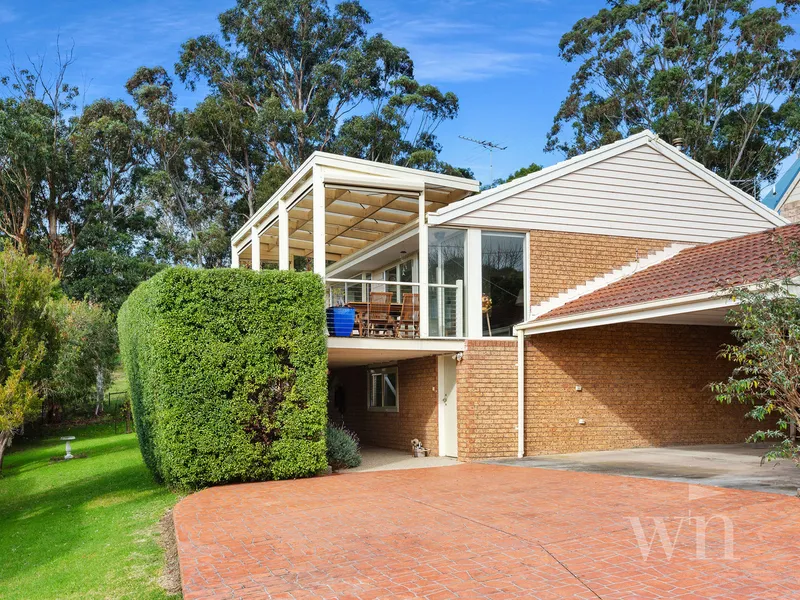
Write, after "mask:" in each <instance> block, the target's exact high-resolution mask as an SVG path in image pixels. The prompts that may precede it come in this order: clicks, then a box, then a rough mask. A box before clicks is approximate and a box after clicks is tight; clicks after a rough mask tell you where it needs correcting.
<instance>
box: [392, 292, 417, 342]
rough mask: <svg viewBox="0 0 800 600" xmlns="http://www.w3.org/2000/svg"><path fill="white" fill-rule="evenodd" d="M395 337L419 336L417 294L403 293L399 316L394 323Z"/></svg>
mask: <svg viewBox="0 0 800 600" xmlns="http://www.w3.org/2000/svg"><path fill="white" fill-rule="evenodd" d="M394 335H395V336H396V337H411V338H416V337H419V294H403V306H402V308H401V309H400V318H398V319H397V321H396V322H395V324H394Z"/></svg>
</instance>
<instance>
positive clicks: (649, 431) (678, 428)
mask: <svg viewBox="0 0 800 600" xmlns="http://www.w3.org/2000/svg"><path fill="white" fill-rule="evenodd" d="M527 340H528V341H527V343H526V357H525V362H526V372H525V396H526V397H525V431H526V435H525V438H526V444H525V452H526V454H549V453H561V452H580V451H588V450H610V449H615V448H635V447H646V446H664V445H671V444H722V443H735V442H743V441H744V440H745V438H746V437H747V435H748V434H749V433H751V432H752V431H754V430H755V429H756V426H755V424H754V422H753V421H748V420H745V419H744V413H745V412H746V409H745V407H743V406H723V405H720V404H719V403H717V402H716V401H715V400H714V399H713V395H712V393H711V391H710V390H709V389H708V388H707V386H708V384H709V383H710V382H712V381H720V380H722V379H724V378H725V377H726V376H727V375H728V373H729V370H730V365H729V364H728V363H726V362H725V361H723V360H720V359H718V358H717V351H718V350H719V347H720V345H721V344H723V343H724V342H726V341H728V340H729V332H728V329H727V328H724V327H699V326H685V325H650V324H633V323H631V324H623V325H612V326H606V327H592V328H589V329H584V330H575V331H564V332H558V333H551V334H544V335H537V336H531V337H529V338H527ZM576 385H581V386H582V388H583V391H580V392H578V391H576V390H575V386H576ZM578 419H585V420H586V425H578Z"/></svg>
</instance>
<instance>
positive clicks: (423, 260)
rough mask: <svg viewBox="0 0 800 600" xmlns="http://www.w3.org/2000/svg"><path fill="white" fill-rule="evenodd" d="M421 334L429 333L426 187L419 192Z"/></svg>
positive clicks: (423, 335)
mask: <svg viewBox="0 0 800 600" xmlns="http://www.w3.org/2000/svg"><path fill="white" fill-rule="evenodd" d="M418 271H419V283H420V285H419V336H420V337H421V338H426V337H428V335H429V333H430V332H429V331H428V325H429V321H430V320H429V319H428V223H427V222H426V221H425V188H424V187H423V188H422V191H421V192H420V193H419V269H418Z"/></svg>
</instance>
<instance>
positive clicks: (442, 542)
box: [175, 464, 800, 600]
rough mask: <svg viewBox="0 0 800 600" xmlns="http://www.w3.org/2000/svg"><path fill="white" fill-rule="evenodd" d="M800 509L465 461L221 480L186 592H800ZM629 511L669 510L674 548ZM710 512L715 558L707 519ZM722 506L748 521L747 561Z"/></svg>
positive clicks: (186, 510)
mask: <svg viewBox="0 0 800 600" xmlns="http://www.w3.org/2000/svg"><path fill="white" fill-rule="evenodd" d="M799 506H800V500H798V499H796V498H791V497H787V496H780V495H773V494H766V493H758V492H747V491H741V490H730V489H722V488H709V487H700V486H694V485H687V484H683V483H676V482H668V481H655V480H648V479H634V478H627V477H616V476H611V475H596V474H589V473H573V472H568V471H550V470H544V469H534V468H518V467H507V466H499V465H483V464H463V465H458V466H454V467H443V468H432V469H415V470H409V471H383V472H374V473H353V474H346V475H336V476H331V477H320V478H315V479H305V480H298V481H282V482H271V483H255V484H246V485H232V486H226V487H218V488H213V489H208V490H205V491H202V492H199V493H197V494H193V495H191V496H189V497H187V498H186V499H184V500H183V501H182V502H181V503H180V504H178V506H177V507H176V509H175V528H176V531H177V536H178V549H179V554H180V562H181V576H182V578H183V590H184V598H186V599H187V600H188V599H193V598H296V599H300V598H303V599H311V598H314V599H316V598H325V599H336V600H351V599H358V600H368V599H375V598H381V599H390V598H428V599H431V600H439V599H448V598H492V599H497V600H500V599H506V598H543V599H549V598H614V599H617V598H637V599H638V598H671V599H678V598H680V599H683V600H689V599H690V598H714V599H740V598H753V599H759V600H767V599H770V598H776V599H777V598H781V599H784V598H790V597H799V596H800V576H799V575H798V572H799V571H798V568H797V560H798V558H800V511H798V507H799ZM629 517H638V518H639V519H640V522H641V524H642V530H643V531H644V534H645V535H646V536H647V539H648V540H649V539H650V536H651V535H653V532H654V521H653V518H654V517H660V518H663V519H664V523H665V527H666V532H667V533H668V535H669V538H668V540H667V541H668V542H674V551H673V553H672V556H671V558H668V557H667V553H666V551H665V549H664V548H663V547H662V545H661V543H660V542H659V541H658V538H657V537H656V538H655V543H654V544H653V546H652V549H651V552H650V554H649V556H648V558H647V559H646V560H645V559H644V558H643V557H642V553H641V549H640V547H639V545H638V544H637V537H636V535H635V532H634V525H633V524H632V522H631V520H630V519H629ZM687 517H688V518H687ZM711 517H717V518H715V519H714V520H710V521H709V522H708V525H707V528H706V535H705V556H706V557H705V558H702V557H701V556H699V555H698V553H697V537H698V536H697V527H696V524H697V523H698V520H697V519H703V518H707V519H710V518H711ZM720 517H726V518H727V519H729V523H731V524H732V525H733V545H732V550H733V558H726V557H725V552H726V545H725V532H724V526H723V520H722V519H721V518H720ZM692 519H695V520H692ZM681 523H682V525H680V524H681ZM679 525H680V529H679V528H678V527H679ZM676 534H677V535H676ZM727 549H728V550H730V549H731V547H730V545H729V546H727Z"/></svg>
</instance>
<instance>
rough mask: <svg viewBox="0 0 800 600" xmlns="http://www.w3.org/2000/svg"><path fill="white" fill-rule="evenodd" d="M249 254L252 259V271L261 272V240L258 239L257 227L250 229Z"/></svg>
mask: <svg viewBox="0 0 800 600" xmlns="http://www.w3.org/2000/svg"><path fill="white" fill-rule="evenodd" d="M250 254H251V255H252V257H253V260H252V261H251V262H252V263H253V264H251V265H250V266H251V268H252V269H253V271H260V270H261V238H259V237H258V227H251V228H250Z"/></svg>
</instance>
